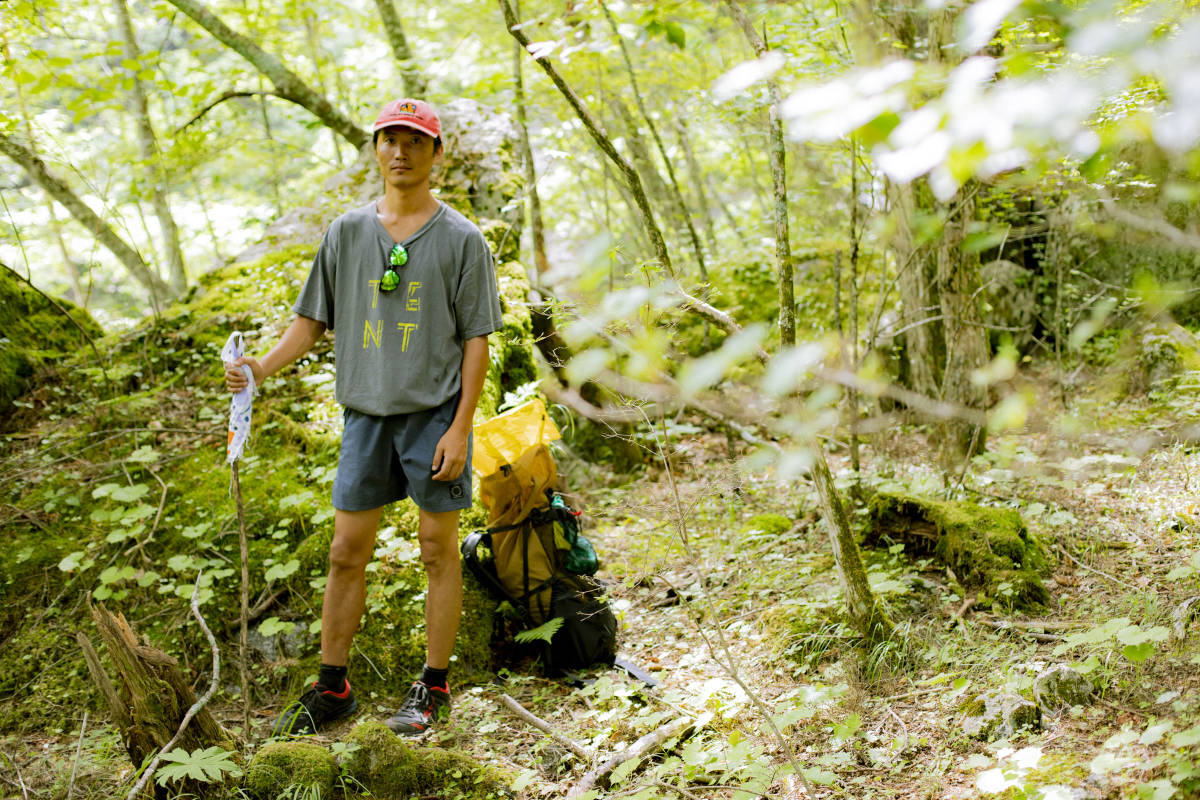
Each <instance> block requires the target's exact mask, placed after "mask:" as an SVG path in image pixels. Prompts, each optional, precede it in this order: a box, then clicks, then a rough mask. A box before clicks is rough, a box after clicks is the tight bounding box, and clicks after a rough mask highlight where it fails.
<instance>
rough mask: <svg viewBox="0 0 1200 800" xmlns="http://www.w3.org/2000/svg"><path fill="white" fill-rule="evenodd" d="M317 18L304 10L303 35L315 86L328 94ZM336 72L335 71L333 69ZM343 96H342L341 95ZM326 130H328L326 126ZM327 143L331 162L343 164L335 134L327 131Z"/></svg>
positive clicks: (324, 93) (322, 92)
mask: <svg viewBox="0 0 1200 800" xmlns="http://www.w3.org/2000/svg"><path fill="white" fill-rule="evenodd" d="M318 25H319V20H318V19H317V15H316V14H314V13H313V12H312V11H305V12H304V36H305V39H306V40H307V43H308V52H309V57H310V58H312V61H313V71H314V72H316V73H317V88H318V89H320V90H321V94H323V95H326V96H328V94H329V90H328V88H327V87H326V86H325V74H324V71H323V70H322V69H321V63H322V62H323V61H324V60H325V59H324V58H322V56H321V44H320V39H321V37H320V33H319V31H318V29H317V26H318ZM335 73H336V71H335ZM343 97H344V96H343ZM326 130H329V129H328V128H326ZM329 144H330V146H331V147H332V149H333V163H335V164H337V165H338V166H339V167H342V166H344V165H345V163H344V162H343V161H342V148H341V145H339V144H338V140H337V134H335V133H334V132H333V131H329Z"/></svg>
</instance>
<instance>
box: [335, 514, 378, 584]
mask: <svg viewBox="0 0 1200 800" xmlns="http://www.w3.org/2000/svg"><path fill="white" fill-rule="evenodd" d="M379 514H380V509H372V510H370V511H340V510H339V511H337V514H336V517H335V520H334V526H333V542H332V543H331V544H330V545H329V567H330V569H331V570H339V571H340V570H352V571H360V570H363V569H366V566H367V564H368V563H370V561H371V555H372V554H373V553H374V551H375V530H376V528H377V527H378V526H379Z"/></svg>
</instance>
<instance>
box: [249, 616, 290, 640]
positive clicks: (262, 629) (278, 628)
mask: <svg viewBox="0 0 1200 800" xmlns="http://www.w3.org/2000/svg"><path fill="white" fill-rule="evenodd" d="M295 629H296V623H294V622H284V621H282V620H280V619H279V617H267V618H266V619H264V620H263V621H262V624H260V625H259V626H258V632H259V633H261V634H262V635H263V636H275V635H277V634H280V633H282V634H285V635H286V634H289V633H291V632H292V631H294V630H295Z"/></svg>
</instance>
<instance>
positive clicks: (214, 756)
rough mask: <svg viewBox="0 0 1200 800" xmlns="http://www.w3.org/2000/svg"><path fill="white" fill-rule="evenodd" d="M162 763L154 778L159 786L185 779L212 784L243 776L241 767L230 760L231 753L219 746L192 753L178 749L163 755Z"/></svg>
mask: <svg viewBox="0 0 1200 800" xmlns="http://www.w3.org/2000/svg"><path fill="white" fill-rule="evenodd" d="M162 761H163V763H162V764H161V766H159V768H158V774H157V775H156V776H155V778H154V780H155V782H156V783H157V784H158V785H159V786H166V785H167V783H168V782H169V781H177V780H184V779H190V780H194V781H200V782H201V783H212V782H213V781H218V780H221V779H222V776H224V775H228V776H230V777H232V778H238V777H241V774H242V769H241V767H239V766H238V765H237V764H236V763H235V762H234V761H233V760H232V759H230V752H229V751H228V750H226V749H224V748H222V747H218V746H217V745H213V746H212V747H208V748H205V749H203V750H200V749H196V750H195V751H194V752H191V753H189V752H188V751H187V750H184V749H182V748H177V749H175V750H171V751H170V752H167V753H163V754H162Z"/></svg>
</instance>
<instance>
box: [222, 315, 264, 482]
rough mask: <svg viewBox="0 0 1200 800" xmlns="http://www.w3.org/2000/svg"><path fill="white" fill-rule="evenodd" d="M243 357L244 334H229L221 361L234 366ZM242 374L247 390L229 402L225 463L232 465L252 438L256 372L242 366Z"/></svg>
mask: <svg viewBox="0 0 1200 800" xmlns="http://www.w3.org/2000/svg"><path fill="white" fill-rule="evenodd" d="M242 355H243V344H242V334H241V333H240V332H238V331H234V332H233V333H231V334H229V340H228V341H227V342H225V346H224V347H223V348H221V360H222V361H224V362H225V365H226V366H232V365H233V362H235V361H237V360H238V359H239V358H241V357H242ZM241 370H242V374H243V375H245V376H246V381H247V383H246V388H245V389H242V390H241V391H240V392H238V393H237V394H235V395H234V396H233V397H232V398H230V400H229V446H228V449H227V451H226V459H225V462H226V463H227V464H232V463H233V462H235V461H237V460H238V459H239V458H241V457H242V451H243V450H245V449H246V440H247V439H249V438H250V412H251V409H252V408H253V407H254V393H255V389H256V387H255V385H254V372H253V371H252V370H251V369H250V365H249V364H243V365H242V366H241Z"/></svg>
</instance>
